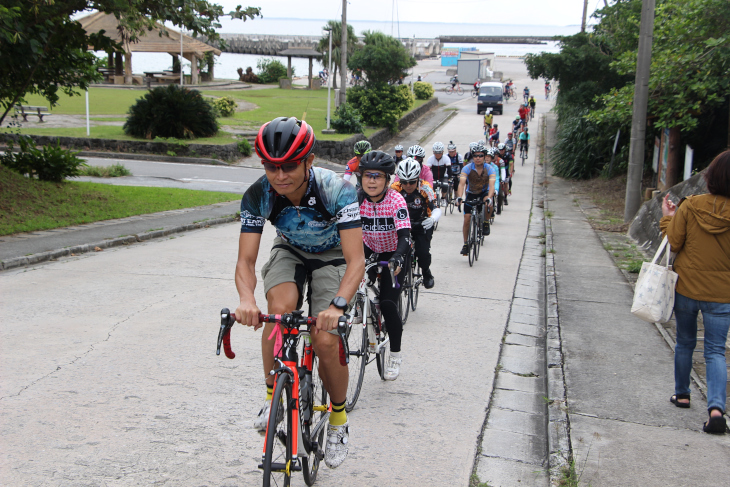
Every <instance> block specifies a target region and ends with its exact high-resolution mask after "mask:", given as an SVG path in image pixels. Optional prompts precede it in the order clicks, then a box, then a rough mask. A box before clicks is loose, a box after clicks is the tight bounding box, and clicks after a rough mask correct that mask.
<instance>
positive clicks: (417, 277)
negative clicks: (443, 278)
mask: <svg viewBox="0 0 730 487" xmlns="http://www.w3.org/2000/svg"><path fill="white" fill-rule="evenodd" d="M414 266H415V271H411V272H413V279H412V280H413V287H412V288H411V310H413V311H416V306H418V289H419V288H420V287H421V282H422V280H423V275H422V274H421V266H418V265H417V264H414Z"/></svg>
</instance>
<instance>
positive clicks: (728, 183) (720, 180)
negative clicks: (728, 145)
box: [705, 150, 730, 198]
mask: <svg viewBox="0 0 730 487" xmlns="http://www.w3.org/2000/svg"><path fill="white" fill-rule="evenodd" d="M705 181H706V182H707V190H708V191H709V192H710V193H712V194H715V195H719V196H725V197H728V198H730V150H726V151H725V152H722V153H721V154H719V155H718V156H717V157H715V159H714V160H713V161H712V163H711V164H710V167H708V168H707V171H706V172H705Z"/></svg>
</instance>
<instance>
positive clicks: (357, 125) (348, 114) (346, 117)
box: [330, 103, 363, 134]
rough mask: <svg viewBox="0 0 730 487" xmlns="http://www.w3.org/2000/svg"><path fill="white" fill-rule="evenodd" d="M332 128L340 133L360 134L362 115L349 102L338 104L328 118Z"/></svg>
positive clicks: (361, 130)
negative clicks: (330, 117)
mask: <svg viewBox="0 0 730 487" xmlns="http://www.w3.org/2000/svg"><path fill="white" fill-rule="evenodd" d="M330 124H331V125H332V128H334V129H335V130H336V131H338V132H339V133H341V134H360V133H362V132H363V126H362V115H360V113H359V112H358V111H357V110H356V109H355V107H353V106H352V105H351V104H350V103H345V104H344V105H340V106H339V107H338V108H337V110H335V116H334V118H332V119H331V120H330Z"/></svg>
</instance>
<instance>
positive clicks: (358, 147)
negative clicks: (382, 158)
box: [342, 140, 373, 181]
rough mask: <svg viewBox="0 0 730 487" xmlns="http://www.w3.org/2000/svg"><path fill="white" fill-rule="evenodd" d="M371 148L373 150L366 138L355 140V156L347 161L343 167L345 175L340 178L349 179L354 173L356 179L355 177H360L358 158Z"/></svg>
mask: <svg viewBox="0 0 730 487" xmlns="http://www.w3.org/2000/svg"><path fill="white" fill-rule="evenodd" d="M371 150H373V147H372V146H371V145H370V142H368V141H367V140H360V141H358V142H355V157H353V158H352V159H350V160H349V161H347V166H346V167H345V175H344V176H342V179H344V180H345V181H349V180H350V178H351V177H352V175H353V174H354V175H355V178H356V180H357V178H359V177H360V169H359V166H360V159H361V158H362V156H364V155H365V154H367V153H368V152H370V151H371Z"/></svg>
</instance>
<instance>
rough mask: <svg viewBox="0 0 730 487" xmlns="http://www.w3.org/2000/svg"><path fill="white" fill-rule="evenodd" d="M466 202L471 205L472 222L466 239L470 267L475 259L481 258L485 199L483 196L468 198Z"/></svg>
mask: <svg viewBox="0 0 730 487" xmlns="http://www.w3.org/2000/svg"><path fill="white" fill-rule="evenodd" d="M464 204H465V205H470V206H471V222H470V224H469V236H468V238H467V241H466V245H467V249H468V253H467V255H468V256H469V267H471V266H473V265H474V261H477V260H479V248H480V247H481V246H482V245H484V201H482V198H476V199H471V200H466V201H464Z"/></svg>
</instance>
